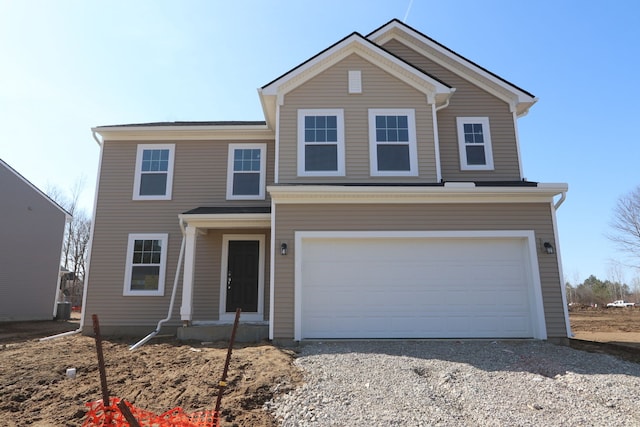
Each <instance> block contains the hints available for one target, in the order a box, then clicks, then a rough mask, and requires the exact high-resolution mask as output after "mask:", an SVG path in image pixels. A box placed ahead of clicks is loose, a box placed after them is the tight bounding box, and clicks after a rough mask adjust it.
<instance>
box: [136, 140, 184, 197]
mask: <svg viewBox="0 0 640 427" xmlns="http://www.w3.org/2000/svg"><path fill="white" fill-rule="evenodd" d="M174 151H175V145H174V144H144V145H138V154H137V157H136V174H135V179H134V187H133V199H134V200H171V187H172V183H173V158H174Z"/></svg>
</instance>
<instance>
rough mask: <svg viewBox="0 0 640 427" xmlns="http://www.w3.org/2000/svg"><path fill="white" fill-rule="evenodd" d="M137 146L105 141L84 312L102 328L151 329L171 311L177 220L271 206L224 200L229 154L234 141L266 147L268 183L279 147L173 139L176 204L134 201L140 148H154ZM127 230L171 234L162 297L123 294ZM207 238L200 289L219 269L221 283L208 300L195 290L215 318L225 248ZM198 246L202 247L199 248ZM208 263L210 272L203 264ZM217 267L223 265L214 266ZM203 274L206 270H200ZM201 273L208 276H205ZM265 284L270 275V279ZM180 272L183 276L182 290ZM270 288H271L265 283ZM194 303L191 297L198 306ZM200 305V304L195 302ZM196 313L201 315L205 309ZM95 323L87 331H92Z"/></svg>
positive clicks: (176, 318)
mask: <svg viewBox="0 0 640 427" xmlns="http://www.w3.org/2000/svg"><path fill="white" fill-rule="evenodd" d="M154 142H155V141H149V142H138V141H125V142H120V141H118V142H116V141H105V142H104V146H103V153H102V161H101V171H100V177H99V180H100V187H99V193H98V197H97V205H96V213H95V218H94V227H95V230H94V236H93V244H92V252H91V264H90V271H89V278H88V279H89V285H88V286H89V288H88V295H87V307H86V309H87V313H97V314H99V315H100V323H101V325H105V326H107V327H108V326H117V325H121V326H127V325H137V326H140V325H144V326H154V327H155V324H156V323H157V321H158V320H160V319H162V318H164V317H165V316H166V314H167V309H168V306H169V300H170V296H171V289H172V286H173V280H174V277H175V271H176V266H177V262H178V255H179V252H180V244H181V242H182V233H181V231H180V227H179V224H178V215H179V214H181V213H184V212H186V211H189V210H191V209H194V208H197V207H203V206H269V205H270V200H269V197H268V196H267V198H266V199H265V200H233V201H227V200H226V188H227V187H226V186H227V156H228V146H229V143H234V144H237V143H244V142H246V143H266V144H267V162H266V165H267V176H266V182H267V183H270V182H273V164H274V157H273V156H274V142H273V141H272V140H271V141H269V140H266V141H255V140H252V141H238V140H233V141H228V142H227V141H177V142H175V164H174V174H173V191H172V193H173V194H172V200H159V201H155V200H132V197H133V182H134V173H135V162H136V150H137V146H138V144H142V143H150V144H152V143H154ZM130 233H168V234H169V241H168V245H169V248H168V252H167V268H166V274H165V292H164V296H163V297H142V296H126V297H125V296H123V295H122V292H123V286H124V271H125V266H126V251H127V241H128V235H129V234H130ZM206 243H207V240H206V238H204V237H203V236H199V237H198V246H197V249H198V250H199V251H197V252H196V256H197V258H198V259H197V264H196V267H195V274H196V277H195V286H196V287H197V286H198V285H200V283H202V286H205V287H209V278H208V277H207V275H208V274H210V272H211V271H213V272H214V276H215V274H216V273H215V271H214V270H211V269H215V268H217V271H218V273H217V276H215V277H214V279H213V280H215V283H216V284H218V285H217V286H213V287H211V292H212V293H211V294H210V295H207V296H204V295H202V294H200V293H199V292H201V290H200V289H199V288H195V289H194V291H195V293H196V295H197V296H199V297H203V298H205V300H203V302H204V301H206V300H207V299H208V300H209V301H212V300H213V299H216V302H215V304H214V307H213V308H212V310H214V311H211V314H212V315H214V314H216V313H217V311H218V303H217V298H218V293H219V280H220V279H219V277H220V275H219V263H220V260H219V259H218V260H217V261H216V259H215V258H216V256H217V257H218V258H219V253H220V247H219V246H220V245H218V247H217V248H216V247H215V245H214V246H211V247H209V246H208V245H207V244H206ZM200 249H201V250H200ZM208 253H214V256H213V262H214V265H213V266H210V265H207V262H208V261H207V254H208ZM201 260H204V262H205V264H204V265H205V267H202V266H201ZM215 262H217V263H218V265H217V267H216V264H215ZM200 269H202V271H200ZM201 274H204V275H205V277H202V276H200V275H201ZM266 278H267V280H268V276H266ZM181 286H182V272H181V275H180V289H181ZM267 288H268V286H267ZM180 301H181V290H180V291H179V292H178V295H177V302H176V306H175V307H174V313H173V319H172V321H171V322H170V323H169V324H177V323H178V322H179V308H180ZM195 301H196V300H195V299H194V302H195ZM200 303H201V302H200V301H198V304H200ZM198 310H201V311H200V312H203V309H202V307H200V306H198ZM89 329H90V325H88V326H87V330H89Z"/></svg>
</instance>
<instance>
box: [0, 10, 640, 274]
mask: <svg viewBox="0 0 640 427" xmlns="http://www.w3.org/2000/svg"><path fill="white" fill-rule="evenodd" d="M638 4H640V2H634V1H584V0H582V1H573V0H564V1H558V0H536V1H528V2H524V1H512V0H501V1H499V0H483V1H477V0H470V1H462V0H447V1H432V0H428V1H427V0H413V1H411V0H387V1H382V0H377V1H376V0H362V1H360V0H339V1H335V0H323V1H306V0H288V1H285V0H282V1H278V0H270V1H266V0H265V1H258V0H255V1H242V0H238V1H233V2H232V1H214V0H211V1H191V0H190V1H172V2H171V1H157V0H153V1H139V0H137V1H117V0H110V1H93V0H82V1H80V0H78V1H63V0H61V1H44V0H43V1H32V0H22V1H8V0H0V159H3V160H4V161H5V162H7V163H8V164H9V165H11V166H12V167H13V168H14V169H16V170H17V171H18V172H19V173H21V174H22V175H23V176H24V177H25V178H27V179H28V180H30V181H31V182H32V183H33V184H34V185H36V186H37V187H39V188H40V189H42V190H46V189H48V188H51V187H53V186H55V187H58V188H60V189H62V190H70V189H71V188H72V187H73V186H74V185H75V183H76V182H78V181H79V180H84V182H85V185H84V192H83V196H82V199H81V202H82V206H83V207H84V208H85V209H86V210H88V211H91V210H92V209H93V196H94V188H95V182H96V175H97V168H98V157H99V147H98V144H97V143H96V142H95V141H94V140H93V138H92V135H91V128H92V127H94V126H99V125H110V124H123V123H140V122H153V121H175V120H262V119H264V116H263V113H262V110H261V106H260V102H259V99H258V95H257V91H256V89H257V88H258V87H260V86H262V85H264V84H266V83H268V82H270V81H271V80H272V79H274V78H276V77H278V76H280V75H281V74H283V73H284V72H286V71H288V70H290V69H291V68H293V67H295V66H296V65H298V64H299V63H301V62H303V61H305V60H306V59H308V58H309V57H311V56H313V55H315V54H316V53H318V52H319V51H321V50H323V49H324V48H326V47H328V46H329V45H331V44H333V43H335V42H336V41H338V40H340V39H341V38H343V37H344V36H346V35H348V34H350V33H351V32H353V31H357V32H359V33H361V34H363V35H366V34H368V33H369V32H371V31H373V30H375V29H377V28H378V27H379V26H381V25H383V24H384V23H386V22H388V21H389V20H391V19H393V18H397V19H400V20H404V21H405V22H406V23H407V24H408V25H410V26H412V27H414V28H415V29H417V30H419V31H421V32H423V33H425V34H427V35H428V36H430V37H432V38H434V39H436V40H437V41H439V42H440V43H443V44H444V45H446V46H447V47H449V48H451V49H453V50H455V51H456V52H458V53H459V54H461V55H463V56H465V57H467V58H469V59H471V60H472V61H474V62H476V63H478V64H480V65H482V66H483V67H485V68H487V69H489V70H491V71H492V72H494V73H496V74H498V75H500V76H502V77H503V78H505V79H507V80H509V81H511V82H512V83H514V84H516V85H518V86H520V87H522V88H524V89H525V90H527V91H529V92H531V93H533V94H534V95H536V96H537V97H538V98H539V99H540V100H539V102H538V103H537V104H536V105H534V106H533V108H532V109H531V110H530V112H529V114H528V115H527V116H526V117H524V118H521V119H520V120H519V123H518V125H519V129H520V144H521V151H522V160H523V163H524V172H525V176H526V178H527V179H529V180H531V181H541V182H566V183H568V184H569V193H568V195H567V200H566V202H564V204H563V205H562V206H561V207H560V209H559V211H558V227H559V234H560V246H561V253H562V260H563V264H564V274H565V278H566V279H567V280H569V281H571V282H576V281H582V280H584V279H585V278H586V277H587V276H589V275H590V274H594V275H596V276H597V277H599V278H601V279H605V278H608V277H612V269H611V263H612V261H616V260H617V261H624V260H623V259H622V258H621V254H620V253H618V252H616V251H615V250H614V248H613V246H612V244H611V243H610V242H609V241H608V240H607V239H606V238H605V237H604V234H605V233H606V232H607V231H609V226H608V224H609V222H610V220H611V217H612V211H613V207H614V205H615V202H616V199H617V198H618V197H619V196H620V195H622V194H624V193H627V192H629V191H631V190H632V189H633V188H634V187H635V186H637V185H639V184H640V176H639V175H640V173H639V167H638V163H639V161H640V142H639V141H637V140H636V138H638V135H640V132H639V131H638V129H639V128H640V119H639V118H638V100H640V82H639V79H638V68H639V65H640V59H639V58H640V47H639V46H640V29H639V28H640V25H638V16H640V13H639V12H640V10H639V9H640V7H639V6H637V5H638ZM0 203H2V202H1V201H0ZM623 273H624V279H625V280H626V281H627V282H628V283H631V281H632V280H633V278H634V277H638V276H639V275H640V274H639V273H638V272H637V271H634V270H632V269H624V270H623Z"/></svg>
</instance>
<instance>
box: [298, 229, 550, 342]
mask: <svg viewBox="0 0 640 427" xmlns="http://www.w3.org/2000/svg"><path fill="white" fill-rule="evenodd" d="M296 246H297V248H298V249H297V251H296V279H295V280H296V295H295V299H296V301H295V305H296V316H295V317H296V323H295V335H296V338H297V339H320V338H325V339H326V338H540V339H544V338H546V331H545V326H544V316H543V310H542V308H541V307H542V296H541V291H540V279H539V276H538V267H537V259H536V252H535V240H534V237H533V232H530V231H511V232H508V231H494V232H487V231H478V232H432V233H428V232H413V233H412V232H398V233H394V232H350V233H349V232H306V233H305V232H298V233H296Z"/></svg>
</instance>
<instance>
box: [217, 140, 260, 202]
mask: <svg viewBox="0 0 640 427" xmlns="http://www.w3.org/2000/svg"><path fill="white" fill-rule="evenodd" d="M266 152H267V145H266V144H229V155H228V156H229V160H228V164H227V199H230V200H232V199H238V200H250V199H264V187H265V168H266Z"/></svg>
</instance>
